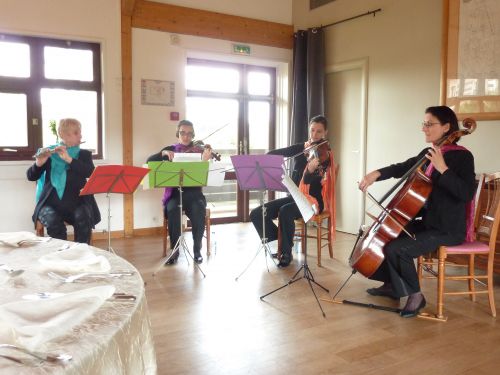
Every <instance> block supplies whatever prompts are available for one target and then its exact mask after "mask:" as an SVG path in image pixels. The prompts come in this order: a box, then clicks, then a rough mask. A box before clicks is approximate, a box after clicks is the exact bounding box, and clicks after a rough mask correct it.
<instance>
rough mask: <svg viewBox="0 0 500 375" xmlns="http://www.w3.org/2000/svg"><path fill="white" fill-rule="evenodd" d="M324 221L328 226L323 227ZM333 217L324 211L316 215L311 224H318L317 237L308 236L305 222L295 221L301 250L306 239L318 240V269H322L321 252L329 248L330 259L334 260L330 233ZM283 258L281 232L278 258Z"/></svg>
mask: <svg viewBox="0 0 500 375" xmlns="http://www.w3.org/2000/svg"><path fill="white" fill-rule="evenodd" d="M324 220H327V226H324V225H323V222H324ZM330 220H331V216H330V213H329V212H328V211H323V212H322V213H320V214H318V215H314V216H313V217H312V218H311V220H309V222H315V223H316V235H312V234H308V235H307V236H306V225H305V223H304V220H302V219H299V220H295V238H298V239H300V242H301V249H304V247H305V242H306V238H316V247H317V250H318V260H317V263H318V267H321V250H322V249H323V248H324V247H325V246H328V253H329V255H330V258H333V248H332V233H331V232H330V230H329V228H330ZM279 257H281V231H278V258H279Z"/></svg>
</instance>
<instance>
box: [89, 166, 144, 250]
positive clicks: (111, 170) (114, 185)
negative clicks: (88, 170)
mask: <svg viewBox="0 0 500 375" xmlns="http://www.w3.org/2000/svg"><path fill="white" fill-rule="evenodd" d="M148 172H149V168H142V167H133V166H129V165H99V166H98V167H96V168H95V169H94V172H92V175H91V176H90V178H89V179H88V181H87V183H86V184H85V186H84V187H83V189H82V190H81V191H80V195H89V194H100V193H106V198H107V199H108V251H111V252H113V253H114V250H113V248H112V247H111V228H110V223H111V198H110V196H109V193H118V194H132V193H133V192H134V191H135V189H137V186H139V184H140V183H141V181H142V179H143V178H144V176H145V175H146V174H148Z"/></svg>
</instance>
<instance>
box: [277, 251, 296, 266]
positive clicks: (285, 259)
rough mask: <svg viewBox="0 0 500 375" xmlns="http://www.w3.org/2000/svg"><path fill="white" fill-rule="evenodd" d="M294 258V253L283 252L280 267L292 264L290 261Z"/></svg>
mask: <svg viewBox="0 0 500 375" xmlns="http://www.w3.org/2000/svg"><path fill="white" fill-rule="evenodd" d="M292 260H293V256H292V254H289V255H287V254H281V259H280V262H279V263H278V267H280V268H284V267H288V266H289V265H290V263H291V262H292Z"/></svg>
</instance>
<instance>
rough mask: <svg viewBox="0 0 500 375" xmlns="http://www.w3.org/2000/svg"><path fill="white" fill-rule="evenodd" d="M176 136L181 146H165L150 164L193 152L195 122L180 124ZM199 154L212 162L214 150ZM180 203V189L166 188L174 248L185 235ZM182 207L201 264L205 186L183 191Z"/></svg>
mask: <svg viewBox="0 0 500 375" xmlns="http://www.w3.org/2000/svg"><path fill="white" fill-rule="evenodd" d="M175 136H176V137H177V138H178V140H179V142H178V143H176V144H173V145H171V146H167V147H164V148H163V149H162V150H161V151H160V152H158V153H156V154H154V155H151V156H150V157H149V158H148V160H147V161H148V162H150V161H172V160H173V159H174V154H175V153H176V152H193V138H194V127H193V123H192V122H191V121H187V120H181V121H180V122H179V124H178V125H177V132H176V134H175ZM199 151H200V152H201V153H202V155H201V158H202V160H205V161H207V160H210V158H211V152H212V150H211V149H210V148H205V149H203V148H200V150H199ZM179 200H180V193H179V189H178V188H168V187H167V188H165V193H164V194H163V199H162V202H163V212H164V215H165V217H166V218H168V232H169V234H170V248H171V249H173V248H174V246H175V245H176V244H177V240H178V239H179V237H180V234H181V222H180V212H179V210H180V207H179V203H180V202H179ZM182 206H183V210H184V212H185V213H186V215H187V217H188V218H189V220H191V223H192V228H193V229H192V232H193V242H194V245H193V253H194V261H195V262H196V263H198V264H199V263H201V262H203V257H202V256H201V252H200V250H201V240H202V239H203V232H205V210H206V206H207V201H206V199H205V196H204V195H203V192H202V191H201V187H185V188H183V189H182ZM178 258H179V252H177V253H176V254H175V255H174V256H173V257H171V258H170V260H169V261H168V262H167V263H168V264H175V263H177V259H178Z"/></svg>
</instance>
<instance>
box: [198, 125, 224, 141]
mask: <svg viewBox="0 0 500 375" xmlns="http://www.w3.org/2000/svg"><path fill="white" fill-rule="evenodd" d="M229 124H230V123H229V122H227V123H225V124H224V125H222V126H221V127H220V128H217V129H215V130H214V131H213V132H212V133H210V134H209V135H207V136H206V137H205V138H202V139H200V141H202V142H203V141H204V140H205V139H207V138H209V137H211V136H212V135H214V134H215V133H217V132H218V131H219V130H222V129H224V128H225V127H226V126H228V125H229Z"/></svg>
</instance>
